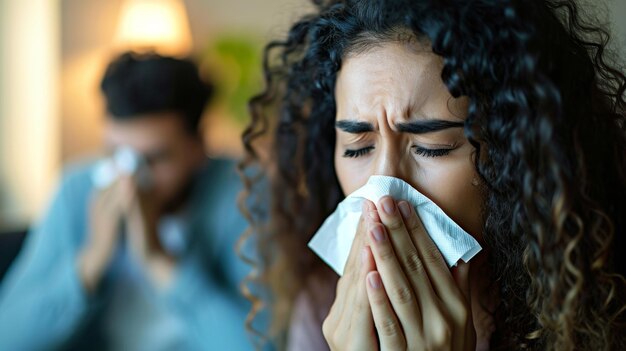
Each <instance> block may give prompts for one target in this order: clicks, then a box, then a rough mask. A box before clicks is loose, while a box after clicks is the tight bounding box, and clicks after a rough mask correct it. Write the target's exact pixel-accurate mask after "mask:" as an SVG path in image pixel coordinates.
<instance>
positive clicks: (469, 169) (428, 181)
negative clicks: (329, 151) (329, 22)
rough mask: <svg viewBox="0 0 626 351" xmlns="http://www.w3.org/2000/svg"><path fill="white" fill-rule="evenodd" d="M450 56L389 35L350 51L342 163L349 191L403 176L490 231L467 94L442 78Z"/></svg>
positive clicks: (471, 224)
mask: <svg viewBox="0 0 626 351" xmlns="http://www.w3.org/2000/svg"><path fill="white" fill-rule="evenodd" d="M442 68H443V60H442V58H441V57H439V56H437V55H435V54H433V53H432V52H431V51H430V49H429V48H421V47H420V46H419V45H418V44H415V43H413V44H402V43H386V44H383V45H381V46H378V47H375V48H373V49H371V50H369V51H366V52H364V53H359V54H356V55H349V56H348V57H347V58H346V59H345V60H344V61H343V65H342V67H341V70H340V71H339V73H338V76H337V82H336V88H335V99H336V106H337V116H336V131H337V142H336V145H335V169H336V171H337V177H338V178H339V183H340V185H341V188H342V190H343V192H344V194H349V193H351V192H353V191H355V190H356V189H358V188H360V187H361V186H363V185H364V184H365V183H366V182H367V180H368V178H369V177H370V176H371V175H387V176H393V177H396V178H401V179H403V180H404V181H406V182H408V183H409V184H411V185H412V186H413V187H414V188H416V189H418V190H419V191H420V192H421V193H423V194H424V195H426V196H428V197H429V198H430V199H432V200H433V201H434V202H435V203H436V204H437V205H439V206H440V207H441V208H442V209H443V210H444V212H446V213H447V214H448V215H449V216H450V217H451V218H452V219H453V220H454V221H455V222H456V223H458V224H459V225H460V226H461V227H463V228H464V229H465V230H466V231H467V232H469V233H470V234H472V235H473V236H474V237H476V238H478V239H482V235H481V233H482V227H483V222H482V217H481V208H482V197H481V193H480V186H477V179H478V178H477V174H476V171H475V168H474V163H473V151H474V148H473V146H472V145H471V144H470V143H469V142H468V140H467V138H466V137H465V136H464V134H463V122H464V120H465V118H466V116H467V107H468V101H467V99H466V98H458V99H455V98H453V97H452V96H451V95H450V93H449V92H448V90H447V88H446V86H445V85H444V83H443V81H442V80H441V70H442Z"/></svg>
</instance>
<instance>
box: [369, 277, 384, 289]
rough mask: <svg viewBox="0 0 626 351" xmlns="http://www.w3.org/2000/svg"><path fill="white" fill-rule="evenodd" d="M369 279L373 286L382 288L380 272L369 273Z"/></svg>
mask: <svg viewBox="0 0 626 351" xmlns="http://www.w3.org/2000/svg"><path fill="white" fill-rule="evenodd" d="M367 280H368V281H369V283H370V286H371V287H372V288H374V289H380V287H381V285H382V282H381V281H380V276H379V275H378V273H373V274H370V275H368V276H367Z"/></svg>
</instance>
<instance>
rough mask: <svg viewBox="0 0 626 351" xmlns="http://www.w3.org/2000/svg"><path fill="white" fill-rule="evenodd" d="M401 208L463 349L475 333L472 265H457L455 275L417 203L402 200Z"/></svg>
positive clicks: (457, 343)
mask: <svg viewBox="0 0 626 351" xmlns="http://www.w3.org/2000/svg"><path fill="white" fill-rule="evenodd" d="M398 207H399V209H400V213H401V214H402V219H403V222H404V223H405V225H406V228H407V229H408V231H409V233H410V237H411V238H412V240H413V242H414V243H415V247H417V252H418V255H419V259H420V260H421V262H422V263H423V268H424V270H425V272H426V275H427V276H428V280H429V281H430V285H431V286H432V289H433V291H434V293H435V294H436V295H437V297H438V300H440V301H441V306H442V307H443V306H445V307H443V308H445V314H446V316H445V317H446V319H451V320H450V322H451V323H453V324H454V327H453V328H452V332H453V333H452V334H453V335H452V337H453V349H454V350H457V349H462V345H463V344H465V343H464V342H463V340H465V341H467V339H466V338H465V337H463V336H464V335H467V334H468V333H473V332H474V327H473V324H472V315H471V307H470V305H471V304H470V300H469V296H470V295H469V278H468V277H469V265H468V264H466V263H462V262H461V263H459V266H458V267H455V268H453V271H454V277H453V274H452V273H451V271H450V269H449V268H448V265H447V264H446V262H445V260H444V258H443V255H442V254H441V252H440V251H439V249H438V248H437V246H436V245H435V243H434V242H433V241H432V239H431V238H430V236H429V235H428V233H427V232H426V229H425V228H424V225H423V224H422V221H421V220H420V219H419V217H418V216H417V213H416V212H415V210H414V209H413V206H411V205H410V204H409V203H408V202H406V201H400V202H399V203H398ZM381 217H384V216H381ZM383 222H384V219H383ZM426 315H427V313H424V316H426ZM468 337H469V336H468Z"/></svg>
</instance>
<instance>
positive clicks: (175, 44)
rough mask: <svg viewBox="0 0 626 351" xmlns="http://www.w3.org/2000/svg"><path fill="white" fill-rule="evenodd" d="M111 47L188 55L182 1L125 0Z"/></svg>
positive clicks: (186, 23)
mask: <svg viewBox="0 0 626 351" xmlns="http://www.w3.org/2000/svg"><path fill="white" fill-rule="evenodd" d="M114 47H115V48H116V49H118V50H120V51H127V50H132V51H136V52H145V51H155V52H157V53H159V54H162V55H168V56H185V55H188V54H189V53H190V52H191V49H192V39H191V31H190V30H189V21H188V19H187V12H186V10H185V5H184V4H183V2H182V0H125V1H124V2H123V3H122V8H121V13H120V20H119V23H118V27H117V33H116V35H115V39H114Z"/></svg>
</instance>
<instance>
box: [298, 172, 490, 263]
mask: <svg viewBox="0 0 626 351" xmlns="http://www.w3.org/2000/svg"><path fill="white" fill-rule="evenodd" d="M385 195H391V197H393V198H394V199H396V200H406V201H408V202H409V203H410V204H411V205H413V208H415V210H416V211H417V214H418V215H419V217H420V219H421V220H422V223H423V224H424V227H425V228H426V231H427V232H428V234H429V235H430V237H431V239H432V240H433V242H434V243H435V245H437V247H438V248H439V251H440V252H441V254H442V255H443V257H444V259H445V261H446V263H447V264H448V266H449V267H452V266H454V265H456V264H457V262H458V261H459V260H463V261H464V262H468V261H469V260H470V259H471V258H472V257H474V255H476V254H477V253H478V252H479V251H480V250H481V249H482V248H481V247H480V245H479V244H478V242H477V241H476V240H475V239H474V238H473V237H472V236H471V235H470V234H468V233H466V232H465V231H464V230H463V229H461V227H459V226H458V225H457V224H456V223H454V221H453V220H452V219H450V217H448V216H447V215H446V214H445V213H444V212H443V211H442V210H441V209H440V208H439V207H438V206H437V205H435V203H434V202H432V201H431V200H430V199H428V198H427V197H426V196H424V195H422V194H421V193H420V192H418V191H417V190H416V189H414V188H413V187H411V185H409V184H408V183H406V182H405V181H403V180H402V179H398V178H394V177H388V176H377V175H376V176H371V177H370V179H369V180H368V181H367V184H365V185H364V186H363V187H361V188H359V189H358V190H356V191H355V192H354V193H352V194H350V195H349V196H348V197H346V199H344V200H343V201H342V202H341V203H339V205H338V206H337V209H336V210H335V212H333V214H332V215H330V217H328V218H327V219H326V221H325V222H324V224H322V226H321V227H320V229H319V230H318V231H317V233H315V235H314V236H313V239H311V241H310V242H309V247H310V248H311V249H312V250H313V251H315V253H316V254H317V255H318V256H320V257H321V258H322V259H323V260H324V261H326V263H328V265H329V266H330V267H331V268H332V269H334V270H335V272H337V273H338V274H339V275H342V273H343V269H344V266H345V264H346V261H347V260H348V254H349V253H350V247H351V246H352V241H353V240H354V236H355V235H356V229H357V226H358V224H359V218H360V217H361V211H362V206H363V199H368V200H370V201H372V202H374V203H377V202H378V200H379V199H380V198H381V197H383V196H385Z"/></svg>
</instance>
